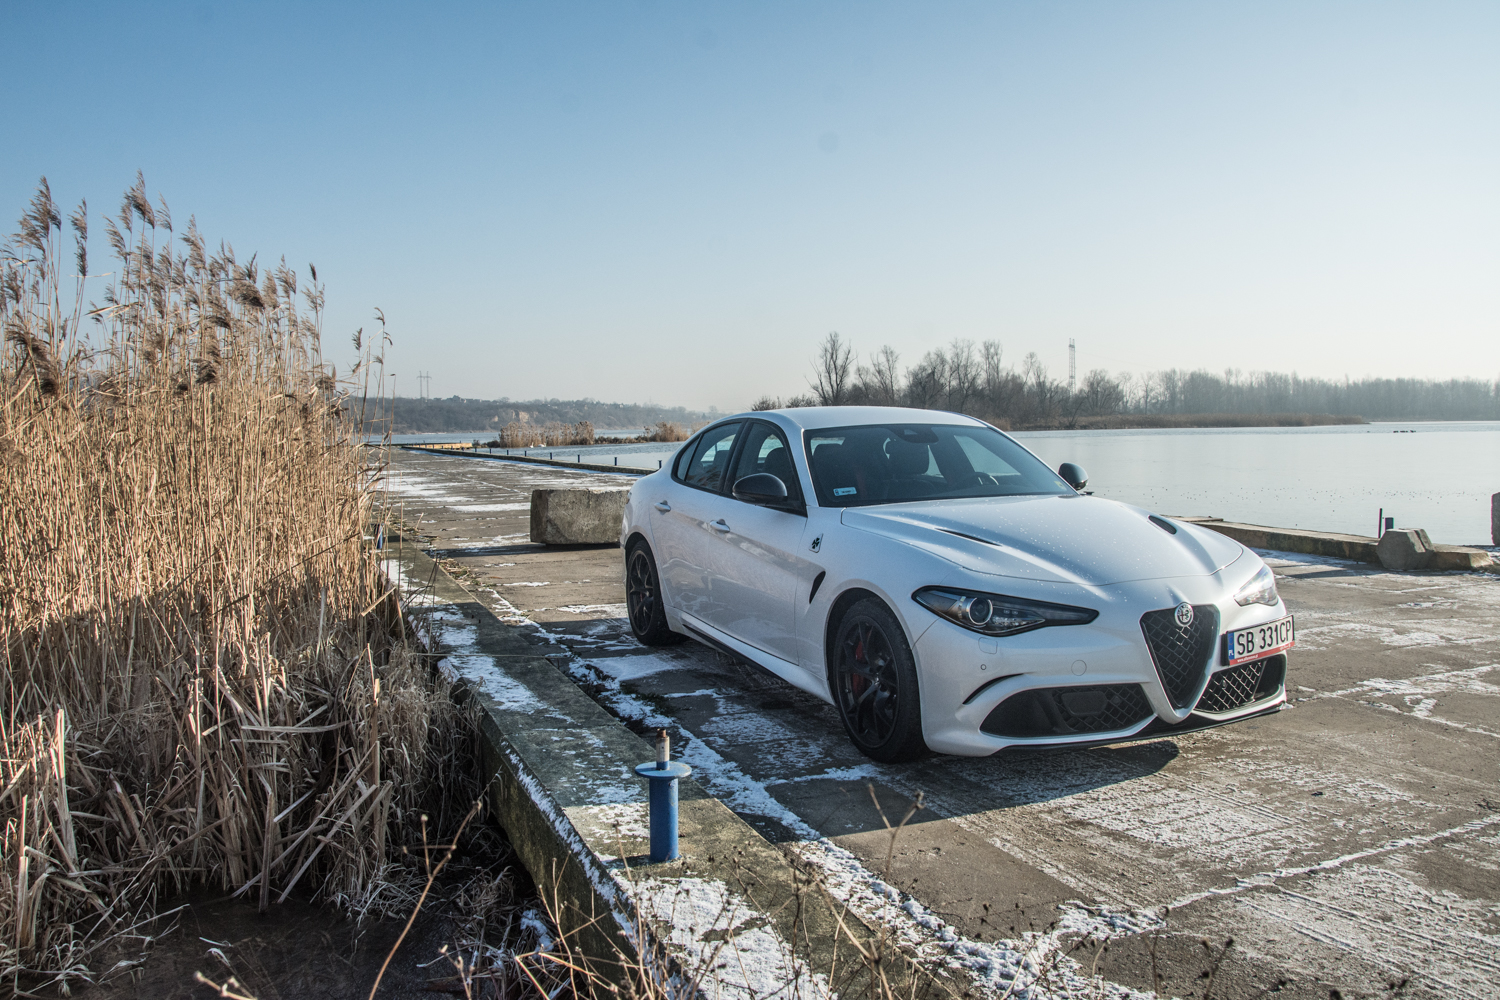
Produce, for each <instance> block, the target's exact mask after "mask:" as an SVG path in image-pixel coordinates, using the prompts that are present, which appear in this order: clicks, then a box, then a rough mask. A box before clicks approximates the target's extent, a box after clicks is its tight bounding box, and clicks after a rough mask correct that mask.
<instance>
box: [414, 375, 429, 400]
mask: <svg viewBox="0 0 1500 1000" xmlns="http://www.w3.org/2000/svg"><path fill="white" fill-rule="evenodd" d="M417 397H418V398H419V399H431V398H432V373H431V372H417Z"/></svg>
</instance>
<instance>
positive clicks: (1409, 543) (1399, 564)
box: [1375, 528, 1432, 573]
mask: <svg viewBox="0 0 1500 1000" xmlns="http://www.w3.org/2000/svg"><path fill="white" fill-rule="evenodd" d="M1423 534H1425V532H1416V531H1412V530H1410V529H1407V528H1392V529H1391V530H1390V531H1387V532H1386V533H1385V534H1383V535H1381V536H1380V544H1379V545H1377V546H1375V553H1376V555H1378V556H1379V557H1380V565H1382V566H1384V567H1385V568H1386V569H1388V570H1391V571H1392V572H1394V573H1407V572H1410V571H1411V570H1414V569H1426V568H1427V564H1428V562H1429V561H1431V558H1432V553H1431V552H1429V551H1428V549H1427V546H1425V545H1423V544H1422V535H1423Z"/></svg>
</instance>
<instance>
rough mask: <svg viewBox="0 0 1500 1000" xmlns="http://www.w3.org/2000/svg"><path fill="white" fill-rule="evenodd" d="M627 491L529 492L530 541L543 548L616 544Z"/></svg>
mask: <svg viewBox="0 0 1500 1000" xmlns="http://www.w3.org/2000/svg"><path fill="white" fill-rule="evenodd" d="M629 494H630V491H629V490H628V489H615V490H611V489H585V488H575V489H556V490H532V491H531V540H532V541H533V542H541V543H542V544H543V545H618V544H619V543H620V525H621V523H622V522H623V521H624V519H625V498H626V497H627V496H629Z"/></svg>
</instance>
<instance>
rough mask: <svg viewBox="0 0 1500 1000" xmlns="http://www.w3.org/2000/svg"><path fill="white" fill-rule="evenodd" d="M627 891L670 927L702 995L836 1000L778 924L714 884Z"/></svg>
mask: <svg viewBox="0 0 1500 1000" xmlns="http://www.w3.org/2000/svg"><path fill="white" fill-rule="evenodd" d="M616 878H617V879H619V881H620V884H621V886H622V887H623V888H624V889H625V891H626V892H628V893H629V894H630V895H631V897H633V898H634V899H635V901H636V905H637V907H638V908H639V909H640V911H641V913H642V914H643V915H645V916H646V917H647V918H648V919H651V920H654V921H657V922H658V923H659V924H660V925H664V927H663V928H662V930H665V933H666V935H667V938H668V940H670V941H671V943H672V944H673V945H675V946H676V951H677V954H678V956H679V959H680V960H681V959H685V962H684V965H685V966H686V968H685V972H686V973H687V975H688V976H689V977H690V978H691V979H692V980H693V982H694V983H695V984H696V986H697V990H696V993H697V994H698V995H700V996H703V997H707V998H710V1000H828V998H829V997H830V991H829V986H828V978H827V977H826V976H825V975H823V974H822V973H821V972H814V971H813V970H812V969H810V968H808V965H807V963H806V962H805V961H803V960H802V959H801V958H798V957H797V955H796V954H795V953H794V952H793V950H792V947H791V946H790V945H789V944H787V942H786V941H784V940H782V938H781V935H779V934H777V933H776V930H775V927H774V925H772V923H771V920H770V918H769V917H767V916H766V915H765V914H764V913H760V912H759V911H757V910H755V909H754V908H753V907H751V906H750V905H749V903H747V902H746V901H745V900H744V899H743V898H742V897H740V896H739V895H738V894H737V893H735V892H733V891H731V890H730V889H729V887H728V886H726V885H725V884H724V883H723V882H720V881H717V880H714V879H702V878H691V877H690V878H679V879H654V878H650V879H642V880H640V881H638V882H628V881H626V880H624V879H623V878H620V876H619V875H616Z"/></svg>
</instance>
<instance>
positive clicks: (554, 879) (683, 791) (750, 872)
mask: <svg viewBox="0 0 1500 1000" xmlns="http://www.w3.org/2000/svg"><path fill="white" fill-rule="evenodd" d="M382 562H383V566H384V568H385V571H386V574H387V577H388V578H389V580H390V582H391V584H392V585H393V586H394V587H397V588H399V592H400V593H401V595H402V596H401V603H402V609H403V613H405V614H406V615H407V616H408V618H409V619H412V620H414V622H415V624H416V625H417V626H418V630H419V633H418V634H419V635H420V636H421V637H422V639H423V642H424V644H425V645H426V647H427V649H428V651H429V653H431V654H433V655H434V656H439V657H441V658H442V659H441V660H440V661H439V663H440V669H442V671H443V673H444V674H445V676H447V677H449V679H451V680H455V681H456V682H457V683H458V687H459V691H460V697H461V698H464V699H466V700H467V699H472V700H474V701H476V702H477V705H478V708H479V710H480V727H481V732H482V734H483V737H484V740H483V742H484V754H485V760H484V766H485V768H486V771H487V773H490V774H492V775H494V777H493V778H492V779H491V781H490V784H489V796H488V797H489V806H490V808H491V809H492V810H493V811H494V816H495V818H496V819H497V820H498V821H499V822H500V824H501V826H502V827H503V828H504V829H505V830H506V832H507V834H508V835H509V836H510V838H511V841H512V844H513V846H514V847H515V849H516V852H517V855H518V856H519V858H520V859H521V862H522V864H524V865H525V867H526V869H527V871H528V872H529V873H530V874H531V876H532V878H533V879H534V880H535V882H536V884H537V886H538V887H539V889H540V890H541V891H542V892H543V893H544V895H546V896H547V897H548V898H549V900H554V901H555V903H556V905H557V910H558V913H557V916H558V919H559V922H560V924H561V927H560V929H561V931H562V932H563V933H564V934H567V935H570V936H572V937H573V940H574V941H575V943H576V945H577V947H578V948H579V949H580V950H581V951H582V952H583V953H584V954H585V955H587V956H588V957H589V958H590V959H591V960H592V961H594V962H595V963H596V966H597V968H598V969H599V970H600V971H601V972H602V974H605V975H608V976H610V977H611V978H619V979H623V978H628V976H629V975H630V969H629V968H628V966H630V965H632V964H639V965H641V966H644V967H650V968H654V969H657V970H659V974H661V975H664V976H668V977H670V978H671V979H672V980H673V981H674V982H675V987H674V989H673V990H672V992H674V993H681V994H682V995H684V996H685V995H688V994H691V993H693V992H696V984H697V983H699V982H700V981H703V980H704V979H705V977H711V978H712V980H713V982H714V984H715V985H714V987H713V988H712V989H711V990H708V991H706V992H710V993H713V994H714V995H716V996H732V997H737V998H739V997H743V998H744V1000H752V998H760V997H776V998H778V1000H782V998H784V1000H802V998H808V1000H812V998H817V1000H827V998H828V997H829V996H831V995H833V994H839V995H841V996H843V997H848V998H852V997H860V996H875V995H883V994H885V992H886V991H887V990H891V991H893V993H894V994H895V995H900V996H903V997H905V998H909V1000H915V998H923V997H936V996H948V997H951V996H956V995H957V994H959V993H962V992H964V991H965V986H966V985H967V984H964V985H960V982H959V980H954V981H952V982H948V983H944V982H941V981H939V980H938V979H936V978H934V976H933V975H932V974H931V973H929V972H928V971H926V970H924V969H923V968H922V967H921V966H920V965H918V964H917V963H916V962H915V961H914V959H913V957H912V955H911V954H910V953H909V952H908V951H906V950H905V949H903V948H902V947H899V946H898V945H897V944H896V943H895V942H894V941H893V939H892V938H891V936H890V935H889V934H888V933H885V932H882V931H881V930H880V929H876V928H871V927H870V926H869V925H868V924H867V923H865V922H864V921H863V920H862V919H861V918H860V917H859V916H858V915H856V914H855V913H854V912H852V911H851V910H849V909H848V908H847V907H846V906H845V905H844V904H841V903H839V902H838V901H837V900H836V899H834V897H833V896H831V895H830V894H829V893H828V891H827V890H826V888H825V887H824V886H823V885H822V884H821V881H820V878H819V877H818V874H817V873H816V872H813V871H811V870H809V866H808V865H807V864H805V863H799V861H798V860H797V859H796V858H795V857H793V856H789V852H784V851H783V850H782V849H780V848H778V847H776V846H774V845H772V844H770V843H769V842H767V841H766V840H765V839H764V838H763V837H761V836H760V834H759V833H758V832H757V831H756V830H755V829H754V828H753V827H751V826H749V825H748V824H747V823H745V822H744V820H742V819H740V817H739V816H738V815H736V814H735V813H734V812H733V811H731V810H730V809H729V808H728V807H727V806H725V805H724V804H723V803H722V802H720V801H719V800H718V799H716V798H714V797H713V796H711V795H709V794H708V793H707V792H706V791H704V789H703V788H702V787H700V786H699V785H698V784H697V783H696V782H695V781H693V780H692V779H691V778H689V779H686V780H684V781H683V782H681V786H680V801H681V804H680V813H681V826H680V838H681V846H682V854H683V857H682V858H681V859H679V860H678V861H674V862H668V863H665V864H658V865H653V864H650V863H649V861H648V860H647V858H646V854H647V853H648V850H649V832H648V827H647V806H646V798H647V797H646V789H645V784H646V783H645V781H644V780H643V779H641V778H639V777H637V776H636V775H635V774H634V770H633V769H634V766H635V764H637V763H640V762H642V761H645V760H649V759H652V753H653V751H652V747H651V746H650V745H649V744H648V743H647V742H646V741H645V740H644V739H642V738H641V737H640V736H637V735H636V734H635V733H633V732H631V731H630V730H629V729H627V728H626V727H625V726H624V725H623V724H622V723H621V722H620V721H619V720H618V719H617V718H615V716H613V715H611V714H610V713H609V712H608V711H607V710H605V709H604V708H603V707H601V706H600V705H598V704H597V703H596V702H594V701H593V699H592V698H590V697H589V696H588V695H587V694H585V693H584V692H583V691H582V690H581V689H580V688H579V687H578V686H577V685H576V684H575V683H574V682H573V681H572V679H571V678H569V677H568V676H566V675H565V674H564V673H563V672H562V671H561V670H560V669H559V668H558V667H557V666H556V665H555V664H553V663H552V662H551V661H550V660H548V659H547V658H545V657H544V656H542V655H540V654H541V653H543V652H545V651H546V647H542V646H538V645H535V644H533V643H532V642H531V641H530V640H529V639H527V638H526V637H525V636H524V635H523V634H521V633H520V631H519V630H518V629H515V628H512V627H511V626H508V625H506V624H505V623H503V622H502V621H500V619H499V618H497V617H496V616H495V615H494V614H493V612H491V611H490V610H489V609H488V608H487V607H485V606H484V605H483V604H482V603H481V602H480V601H478V600H477V599H475V598H474V597H473V596H472V595H471V594H470V593H469V592H468V591H467V590H465V589H464V588H463V587H462V586H461V585H460V584H459V583H458V582H457V581H456V580H454V578H453V577H452V576H450V575H449V574H448V573H447V571H446V570H444V569H443V568H442V567H441V566H440V565H439V564H438V563H437V562H436V561H434V560H433V559H432V558H431V557H430V556H428V555H427V554H426V553H425V552H423V551H421V550H420V549H418V548H417V547H416V546H414V545H412V544H410V543H406V544H402V541H401V539H400V538H399V537H394V538H392V539H390V540H388V543H387V547H386V549H385V551H384V552H383V553H382ZM855 942H858V947H856V945H855ZM726 949H729V950H728V951H726ZM861 950H864V951H866V952H867V953H871V954H874V955H875V956H878V957H877V959H876V960H875V961H873V962H872V961H869V960H868V959H867V958H865V957H862V956H861V954H860V951H861ZM734 952H739V953H741V954H740V956H739V958H738V960H735V958H734V957H733V954H732V953H734ZM622 956H623V957H624V959H625V964H626V966H627V967H626V968H622V967H621V966H620V964H619V962H620V959H621V957H622ZM746 956H748V958H749V960H747V958H746ZM739 980H745V981H744V982H740V981H739Z"/></svg>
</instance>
